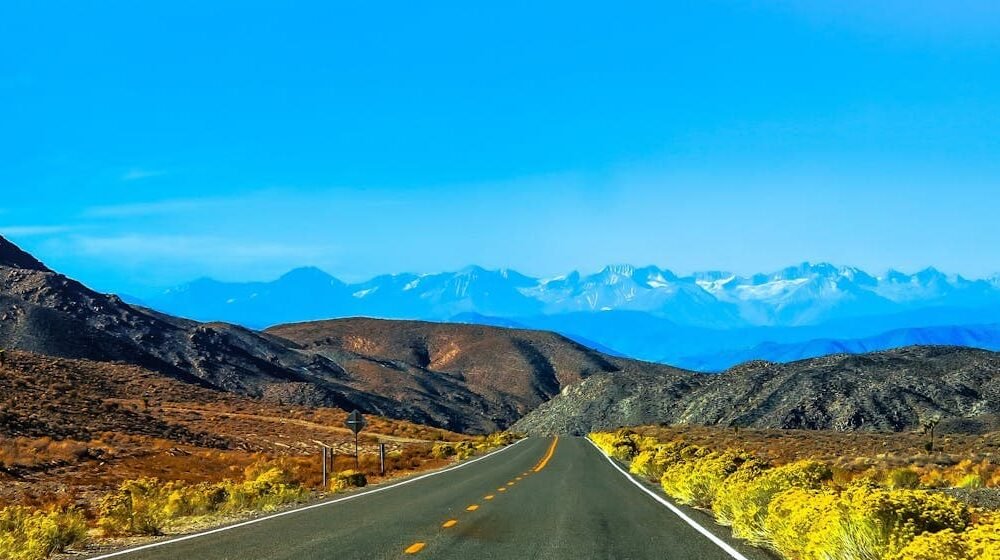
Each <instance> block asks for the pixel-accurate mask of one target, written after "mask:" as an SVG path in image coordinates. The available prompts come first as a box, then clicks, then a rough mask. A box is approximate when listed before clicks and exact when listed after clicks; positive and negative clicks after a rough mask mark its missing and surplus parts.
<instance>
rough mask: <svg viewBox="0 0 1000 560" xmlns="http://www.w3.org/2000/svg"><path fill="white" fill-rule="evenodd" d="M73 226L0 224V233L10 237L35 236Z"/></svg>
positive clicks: (65, 230) (57, 231)
mask: <svg viewBox="0 0 1000 560" xmlns="http://www.w3.org/2000/svg"><path fill="white" fill-rule="evenodd" d="M73 229H74V227H73V226H67V225H46V226H24V225H21V226H0V235H5V236H10V237H35V236H41V235H55V234H57V233H66V232H68V231H72V230H73Z"/></svg>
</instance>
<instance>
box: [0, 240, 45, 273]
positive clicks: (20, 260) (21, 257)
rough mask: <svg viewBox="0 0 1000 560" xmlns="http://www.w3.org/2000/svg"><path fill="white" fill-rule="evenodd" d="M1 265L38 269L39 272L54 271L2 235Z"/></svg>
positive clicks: (0, 248)
mask: <svg viewBox="0 0 1000 560" xmlns="http://www.w3.org/2000/svg"><path fill="white" fill-rule="evenodd" d="M0 266H6V267H9V268H21V269H25V270H36V271H39V272H52V271H51V270H49V269H48V267H46V266H45V265H44V264H42V263H41V261H39V260H38V259H36V258H35V257H32V256H31V255H29V254H28V253H25V252H24V251H22V250H21V248H20V247H18V246H17V245H14V244H13V243H11V242H10V241H7V239H6V238H4V237H3V236H0Z"/></svg>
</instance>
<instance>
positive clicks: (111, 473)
mask: <svg viewBox="0 0 1000 560" xmlns="http://www.w3.org/2000/svg"><path fill="white" fill-rule="evenodd" d="M346 417H347V412H346V411H343V410H338V409H330V408H307V407H299V406H286V405H278V404H272V403H268V402H263V401H257V400H253V399H249V398H245V397H241V396H237V395H233V394H230V393H222V392H217V391H212V390H209V389H205V388H201V387H197V386H194V385H189V384H185V383H181V382H178V381H175V380H172V379H169V378H165V377H163V376H160V375H158V374H155V373H152V372H149V371H147V370H143V369H141V368H137V367H133V366H126V365H121V364H105V363H95V362H89V361H84V360H63V359H56V358H49V357H43V356H37V355H33V354H28V353H23V352H7V356H6V360H5V365H4V367H2V368H0V507H2V506H4V505H15V504H17V505H30V506H48V505H51V504H59V505H77V506H84V507H86V506H89V505H91V504H93V502H94V500H96V499H97V497H98V496H101V495H103V494H105V493H106V492H108V491H110V490H112V489H114V488H117V487H118V485H120V484H121V483H122V482H124V481H126V480H133V479H140V478H150V477H153V478H159V479H160V480H176V481H180V482H183V483H191V484H197V483H202V482H206V483H217V482H221V481H223V480H226V479H241V477H242V476H243V475H242V473H243V472H244V470H245V469H246V468H247V467H248V466H250V465H252V464H254V463H255V462H258V461H261V460H270V459H276V458H286V459H287V460H288V461H289V462H290V463H291V464H293V465H294V466H295V470H296V472H297V478H298V479H299V480H297V482H299V483H301V484H303V485H305V486H306V487H308V488H314V489H319V488H320V486H321V467H320V444H323V445H327V446H330V447H332V448H333V449H334V450H335V452H336V453H337V456H336V458H335V466H334V469H335V470H344V469H347V468H353V467H354V459H353V453H354V436H353V434H352V433H351V432H350V431H349V430H348V429H347V428H346V427H344V420H345V419H346ZM368 422H369V425H368V426H367V428H366V429H365V431H364V432H362V437H361V470H362V471H364V472H365V473H366V474H367V475H368V476H369V479H370V480H372V481H375V482H377V481H378V478H379V477H378V455H377V452H378V443H379V442H385V443H386V444H387V450H388V452H389V454H388V460H387V466H388V467H389V469H390V475H394V476H395V475H399V474H404V473H406V472H410V471H414V470H422V469H428V468H435V467H439V466H442V465H444V464H446V463H447V461H444V460H441V459H437V458H434V457H433V456H432V454H431V450H432V447H433V443H434V442H437V441H453V442H458V441H472V440H475V439H477V438H473V437H470V436H465V435H461V434H456V433H452V432H448V431H446V430H440V429H437V428H430V427H426V426H421V425H417V424H413V423H410V422H404V421H398V420H391V419H386V418H379V417H373V416H369V417H368ZM348 454H350V455H351V456H350V457H348V456H347V455H348Z"/></svg>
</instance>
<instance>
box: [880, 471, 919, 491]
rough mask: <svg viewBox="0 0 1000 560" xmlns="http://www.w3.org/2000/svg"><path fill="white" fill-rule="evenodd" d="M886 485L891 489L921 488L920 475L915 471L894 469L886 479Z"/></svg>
mask: <svg viewBox="0 0 1000 560" xmlns="http://www.w3.org/2000/svg"><path fill="white" fill-rule="evenodd" d="M885 485H886V486H888V487H889V488H894V489H898V488H917V487H919V486H920V473H918V472H917V471H915V470H913V469H894V470H892V471H889V474H888V475H886V477H885Z"/></svg>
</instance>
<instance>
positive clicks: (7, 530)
mask: <svg viewBox="0 0 1000 560" xmlns="http://www.w3.org/2000/svg"><path fill="white" fill-rule="evenodd" d="M86 538H87V524H86V520H85V519H84V517H83V514H82V513H80V512H78V511H76V510H50V511H37V510H31V509H29V508H26V507H19V506H12V507H6V508H2V509H0V558H4V559H8V560H41V559H43V558H48V557H49V556H50V555H52V554H54V553H57V552H64V551H65V550H66V549H67V548H68V547H70V546H73V545H75V544H80V543H82V542H84V541H85V540H86Z"/></svg>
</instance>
